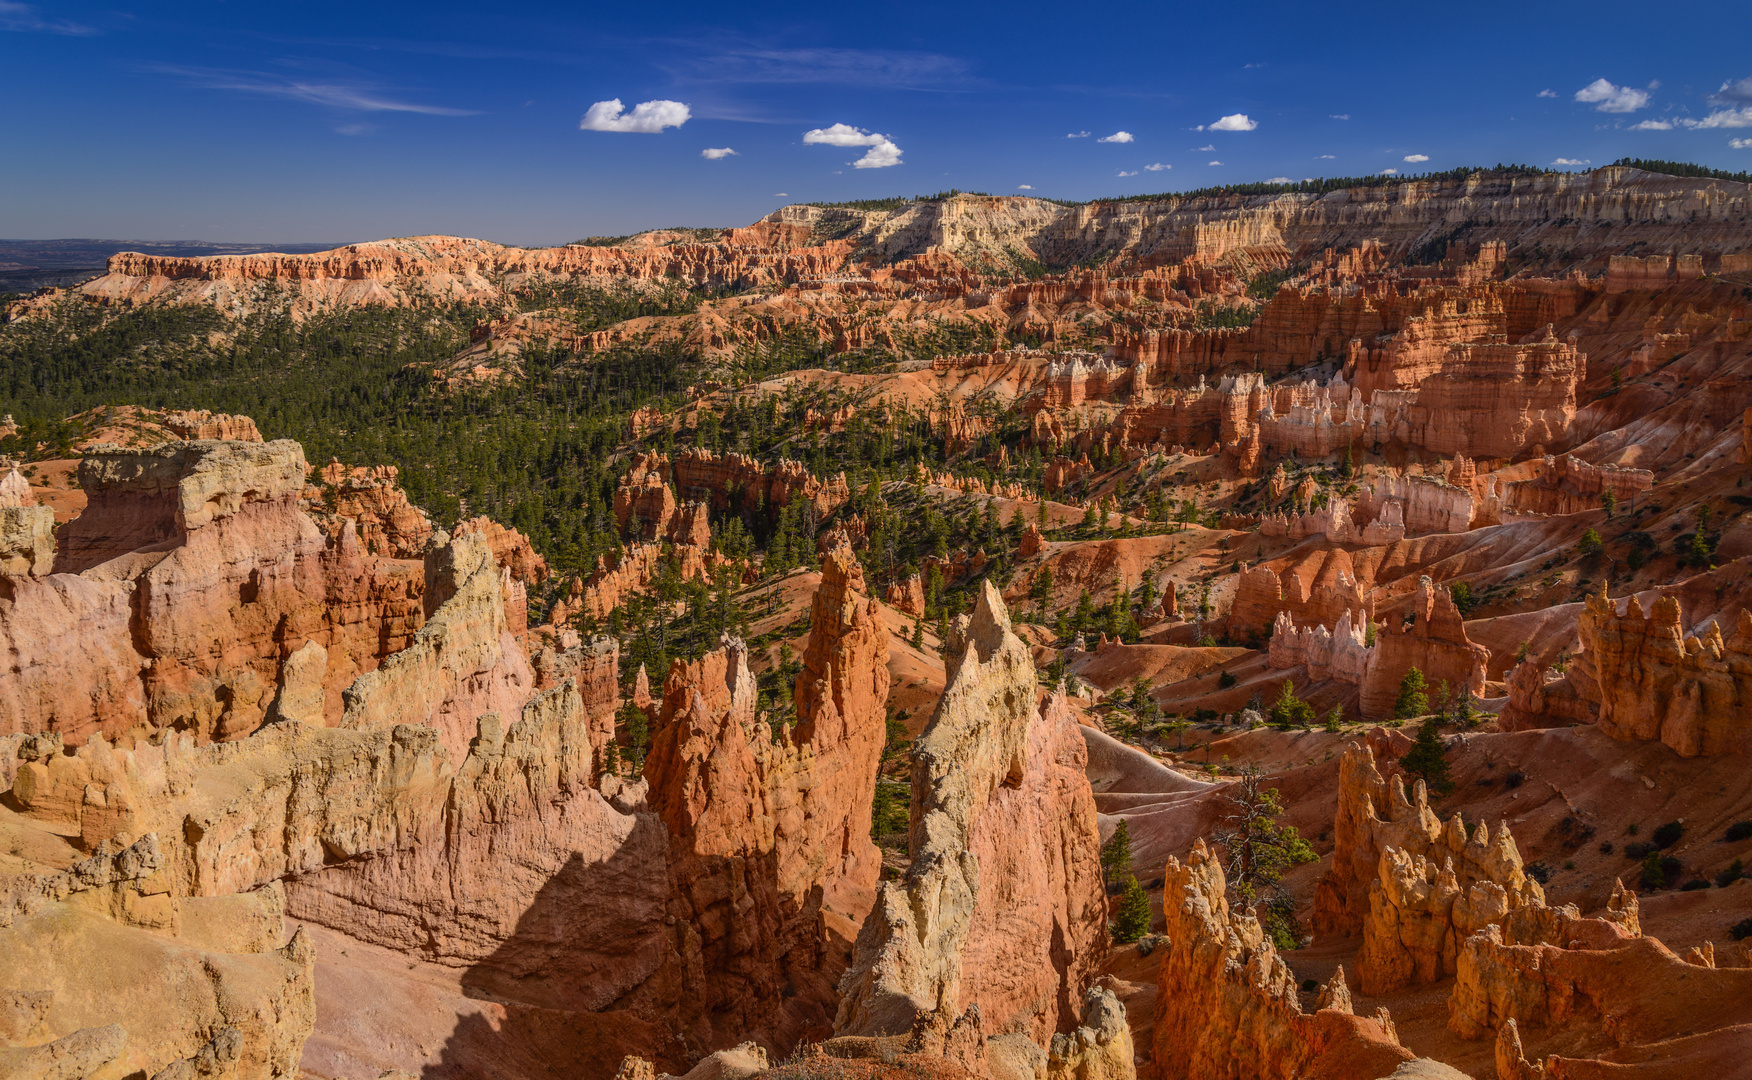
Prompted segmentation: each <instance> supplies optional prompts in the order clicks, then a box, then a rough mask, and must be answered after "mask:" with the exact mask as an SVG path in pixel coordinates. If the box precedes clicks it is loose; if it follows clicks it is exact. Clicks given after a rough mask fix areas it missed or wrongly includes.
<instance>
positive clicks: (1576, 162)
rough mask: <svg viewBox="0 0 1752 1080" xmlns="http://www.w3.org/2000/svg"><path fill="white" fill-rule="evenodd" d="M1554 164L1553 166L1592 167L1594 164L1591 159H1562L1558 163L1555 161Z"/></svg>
mask: <svg viewBox="0 0 1752 1080" xmlns="http://www.w3.org/2000/svg"><path fill="white" fill-rule="evenodd" d="M1552 164H1553V165H1590V164H1593V161H1592V159H1590V158H1573V157H1560V158H1558V159H1557V160H1556V161H1553V162H1552Z"/></svg>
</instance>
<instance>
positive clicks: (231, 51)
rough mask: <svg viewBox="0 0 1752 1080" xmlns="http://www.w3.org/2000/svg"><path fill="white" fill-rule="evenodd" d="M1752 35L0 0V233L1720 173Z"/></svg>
mask: <svg viewBox="0 0 1752 1080" xmlns="http://www.w3.org/2000/svg"><path fill="white" fill-rule="evenodd" d="M1749 44H1752V4H1748V3H1746V2H1745V0H1739V2H1736V3H1672V4H1666V5H1661V6H1657V7H1651V6H1650V5H1648V4H1646V3H1637V4H1629V3H1611V2H1606V3H1586V4H1582V3H1525V2H1523V3H1519V4H1502V3H1476V4H1472V5H1423V4H1415V3H1413V4H1407V3H1404V2H1403V0H1401V2H1396V3H1370V2H1355V3H1350V4H1344V5H1334V4H1314V3H1307V2H1305V0H1304V2H1301V3H1274V2H1257V3H1254V4H1251V5H1246V6H1231V5H1217V4H1211V3H1209V2H1208V0H1207V2H1205V3H1200V4H1196V5H1191V4H1174V3H1168V4H1157V5H1152V6H1142V5H1138V6H1123V5H1066V4H1062V3H1061V4H1053V5H1038V4H1025V3H1009V4H987V3H977V4H974V3H962V4H943V3H936V4H876V5H818V4H816V5H798V4H772V3H765V4H763V3H742V4H713V5H703V4H692V3H686V2H674V0H672V2H670V3H666V4H660V5H658V6H656V7H653V6H651V5H649V4H637V3H633V4H627V3H621V4H615V5H605V4H582V5H580V4H572V5H551V4H533V3H504V2H501V3H497V4H488V5H481V4H470V5H466V6H465V5H455V4H446V3H426V4H403V3H372V2H368V0H353V2H351V3H333V2H327V0H303V2H299V0H292V2H282V3H277V4H263V3H255V2H242V0H232V2H224V3H220V2H212V0H189V2H185V3H180V4H174V5H172V4H165V3H156V4H149V5H147V4H142V5H139V6H136V7H129V6H125V5H123V6H113V7H112V6H106V5H104V4H93V3H52V2H42V3H24V2H22V0H0V93H3V94H4V99H3V100H4V102H5V108H4V109H0V236H5V237H10V238H33V239H35V238H49V237H72V236H84V237H119V238H135V239H193V240H226V241H250V242H270V241H285V242H295V241H297V242H307V241H325V240H334V241H347V240H365V239H375V238H379V237H385V236H403V235H415V234H420V233H437V232H442V233H455V234H460V235H466V236H480V237H485V238H488V239H492V240H498V241H501V242H506V243H531V244H551V243H561V242H564V241H566V240H571V239H576V238H580V237H583V236H588V235H606V234H619V233H626V232H632V231H636V230H639V229H644V228H653V227H659V226H666V225H742V224H747V223H748V222H750V221H752V220H754V219H755V218H757V217H759V216H760V215H761V214H763V213H766V212H768V211H769V210H772V209H773V208H775V207H777V206H780V205H783V204H785V203H788V202H798V201H804V200H839V199H851V198H872V197H881V196H887V195H910V194H920V193H929V192H934V191H938V190H941V189H945V188H949V187H958V188H961V189H963V190H980V191H989V192H993V193H1017V192H1022V193H1032V194H1036V195H1046V196H1052V197H1056V198H1066V199H1087V198H1090V197H1094V196H1102V195H1116V194H1128V193H1142V192H1159V191H1168V190H1180V189H1188V188H1194V187H1200V186H1205V185H1209V184H1215V183H1222V182H1225V181H1233V182H1242V181H1252V180H1266V179H1271V178H1274V177H1280V176H1287V177H1292V178H1297V179H1300V178H1302V177H1308V176H1322V175H1358V174H1363V173H1375V172H1380V171H1382V170H1384V169H1399V170H1401V171H1424V170H1433V169H1445V168H1451V167H1453V166H1456V165H1468V164H1491V163H1494V162H1497V161H1518V162H1528V163H1533V164H1540V165H1547V164H1551V163H1554V162H1573V163H1576V164H1574V165H1566V166H1560V167H1576V168H1582V167H1586V165H1587V164H1588V163H1593V164H1604V163H1607V162H1610V161H1611V160H1613V159H1615V158H1618V157H1621V156H1626V155H1629V156H1638V157H1661V158H1669V159H1674V160H1682V161H1697V162H1700V163H1704V164H1708V165H1713V166H1716V167H1720V168H1731V169H1749V168H1752V48H1748V45H1749ZM615 101H618V102H620V106H619V108H618V110H617V109H616V107H615V106H614V105H612V104H609V103H612V102H615ZM587 117H588V120H587V119H586V118H587ZM581 124H588V127H589V128H594V129H595V130H591V129H588V128H586V127H581ZM1201 126H1202V129H1201ZM641 129H651V130H641ZM1084 132H1086V133H1087V135H1082V133H1084ZM1067 136H1078V137H1067ZM1735 143H1740V144H1741V145H1739V146H1736V145H1735ZM707 150H712V151H724V150H731V151H734V153H733V154H731V153H720V154H718V155H717V156H715V157H709V156H705V155H704V153H703V152H704V151H707ZM860 163H861V165H862V167H859V165H860ZM1024 185H1026V186H1024Z"/></svg>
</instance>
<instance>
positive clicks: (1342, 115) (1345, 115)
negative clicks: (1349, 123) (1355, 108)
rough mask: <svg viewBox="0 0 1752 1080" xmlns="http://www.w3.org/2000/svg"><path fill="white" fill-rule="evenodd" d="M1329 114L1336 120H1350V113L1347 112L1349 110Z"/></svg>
mask: <svg viewBox="0 0 1752 1080" xmlns="http://www.w3.org/2000/svg"><path fill="white" fill-rule="evenodd" d="M1329 115H1330V116H1331V117H1332V119H1334V120H1349V119H1350V113H1347V112H1335V113H1330V114H1329Z"/></svg>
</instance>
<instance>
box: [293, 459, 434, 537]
mask: <svg viewBox="0 0 1752 1080" xmlns="http://www.w3.org/2000/svg"><path fill="white" fill-rule="evenodd" d="M396 472H397V470H396V467H395V466H394V465H375V466H371V467H369V468H366V467H361V466H355V467H353V468H351V469H349V468H348V467H347V466H345V465H342V464H341V463H340V462H339V461H330V462H329V463H328V464H327V465H324V466H323V467H322V469H321V470H319V471H318V473H317V476H318V477H319V478H320V479H321V481H322V485H323V486H322V487H320V488H316V489H306V491H305V494H304V507H305V512H306V513H308V514H310V516H311V518H312V519H313V520H315V521H316V522H317V524H318V525H319V526H321V528H322V530H323V532H325V533H327V534H328V535H330V536H338V535H340V531H341V522H342V521H343V520H344V519H346V518H352V519H353V527H354V529H355V530H356V531H357V532H358V535H359V542H360V543H362V544H363V545H364V546H365V551H366V552H367V553H368V554H371V555H386V556H389V557H390V558H395V559H417V558H419V557H420V552H421V551H422V550H423V549H424V548H425V546H426V541H427V540H428V539H429V538H430V537H431V536H432V532H433V526H432V520H431V519H430V518H428V517H427V516H426V512H425V511H424V510H421V509H420V508H419V507H417V506H415V505H414V504H413V503H410V502H409V501H408V497H407V493H406V492H404V491H402V489H401V488H400V486H398V485H397V483H396Z"/></svg>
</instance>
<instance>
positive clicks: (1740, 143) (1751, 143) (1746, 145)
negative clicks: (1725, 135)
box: [1728, 139, 1752, 150]
mask: <svg viewBox="0 0 1752 1080" xmlns="http://www.w3.org/2000/svg"><path fill="white" fill-rule="evenodd" d="M1728 145H1729V146H1731V147H1733V148H1734V149H1736V150H1752V139H1729V140H1728Z"/></svg>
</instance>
